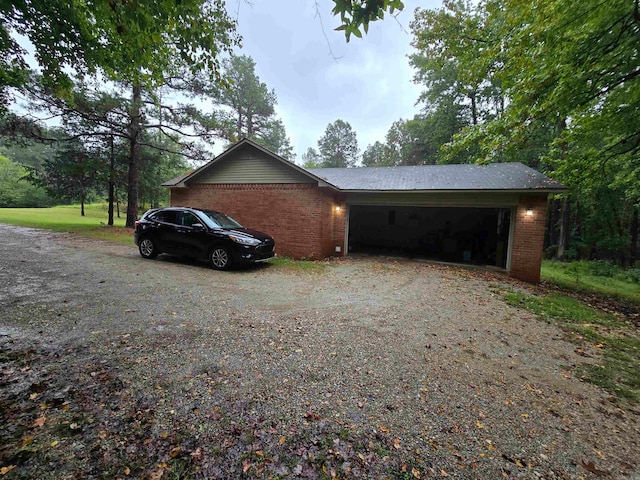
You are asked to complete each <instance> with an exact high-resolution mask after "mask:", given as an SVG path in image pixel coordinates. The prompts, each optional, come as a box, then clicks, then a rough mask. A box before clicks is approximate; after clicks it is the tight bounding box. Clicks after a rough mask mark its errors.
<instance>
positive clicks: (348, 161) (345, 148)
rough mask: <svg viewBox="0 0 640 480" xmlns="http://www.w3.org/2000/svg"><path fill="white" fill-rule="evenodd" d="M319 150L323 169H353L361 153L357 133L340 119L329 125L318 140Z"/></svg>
mask: <svg viewBox="0 0 640 480" xmlns="http://www.w3.org/2000/svg"><path fill="white" fill-rule="evenodd" d="M318 150H319V152H320V158H321V164H320V166H321V167H323V168H328V167H353V166H355V165H356V163H357V162H358V155H359V152H360V149H359V148H358V138H357V136H356V132H355V131H354V130H353V128H351V125H350V124H349V122H345V121H344V120H339V119H338V120H336V121H335V122H333V123H330V124H329V125H327V128H326V129H325V131H324V134H323V135H322V137H320V139H319V140H318Z"/></svg>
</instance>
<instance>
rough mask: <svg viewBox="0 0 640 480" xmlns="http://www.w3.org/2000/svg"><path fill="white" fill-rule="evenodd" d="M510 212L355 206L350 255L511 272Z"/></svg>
mask: <svg viewBox="0 0 640 480" xmlns="http://www.w3.org/2000/svg"><path fill="white" fill-rule="evenodd" d="M510 217H511V209H510V208H476V207H409V206H397V207H396V206H369V205H351V207H350V210H349V237H348V244H349V250H348V251H349V253H367V254H384V255H402V256H407V257H412V258H427V259H432V260H439V261H444V262H454V263H470V264H475V265H493V266H497V267H500V268H506V265H507V251H508V248H507V247H508V240H509V222H510Z"/></svg>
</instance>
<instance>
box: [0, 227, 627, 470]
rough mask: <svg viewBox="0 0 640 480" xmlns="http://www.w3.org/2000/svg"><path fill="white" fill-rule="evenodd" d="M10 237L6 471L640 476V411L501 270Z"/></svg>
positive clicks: (2, 343) (6, 238) (5, 274)
mask: <svg viewBox="0 0 640 480" xmlns="http://www.w3.org/2000/svg"><path fill="white" fill-rule="evenodd" d="M0 236H1V238H2V242H0V308H1V311H2V317H1V320H0V362H1V363H0V368H1V369H2V370H1V376H0V415H2V419H1V421H0V468H3V469H4V470H3V472H4V473H3V475H5V477H4V478H21V477H27V478H41V479H49V478H51V479H53V478H56V479H57V478H126V477H130V478H332V477H333V478H428V477H432V476H433V477H446V476H451V477H457V478H504V477H506V478H532V479H534V478H536V479H537V478H638V474H639V471H638V461H639V459H638V455H637V452H638V451H640V445H639V443H640V425H639V420H640V412H638V410H637V408H633V407H629V406H625V405H620V404H618V403H616V401H615V400H614V399H613V398H612V397H611V396H610V395H608V394H607V393H606V392H604V391H603V390H600V389H599V388H597V387H595V386H593V385H590V384H586V383H583V382H581V381H579V379H577V378H575V377H574V375H573V371H574V368H575V366H576V365H578V364H580V363H581V362H585V361H593V359H588V358H585V357H583V356H580V355H577V354H576V353H575V345H573V344H571V343H568V342H567V341H565V339H564V335H563V333H562V332H561V331H560V330H558V329H557V328H555V327H554V326H551V325H548V324H547V323H545V322H543V321H541V320H539V319H537V318H536V317H535V316H533V315H531V314H529V313H527V312H524V311H521V310H518V309H516V308H513V307H510V306H508V305H506V304H505V303H504V302H503V301H502V294H501V292H503V291H504V290H506V289H519V290H525V291H526V290H527V289H528V288H529V287H528V286H527V285H525V284H521V283H518V282H515V281H512V280H510V279H508V278H506V277H505V276H501V275H493V274H491V273H489V272H475V271H470V270H465V269H459V268H455V267H450V266H446V265H436V264H431V263H423V262H412V261H409V260H386V259H381V258H352V259H349V258H347V259H344V260H337V261H329V262H318V263H317V265H316V266H314V267H313V268H310V269H303V268H297V267H296V266H295V265H294V266H287V265H284V266H283V265H279V266H274V265H269V264H266V265H261V266H256V267H252V268H247V269H242V270H240V271H232V272H217V271H213V270H210V269H209V268H207V267H206V266H204V265H200V264H195V263H187V262H184V261H180V260H176V259H171V258H168V257H164V256H161V257H158V259H156V260H154V261H148V260H143V259H142V258H141V257H140V256H139V255H138V253H137V250H136V248H135V246H133V245H132V246H122V245H116V244H110V243H106V242H101V241H95V240H89V239H80V238H77V237H72V236H69V235H61V234H53V233H50V232H43V231H38V230H31V229H22V228H16V227H8V226H0ZM634 475H635V477H634Z"/></svg>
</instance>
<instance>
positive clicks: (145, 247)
mask: <svg viewBox="0 0 640 480" xmlns="http://www.w3.org/2000/svg"><path fill="white" fill-rule="evenodd" d="M138 250H140V255H142V256H143V257H144V258H149V259H151V258H156V257H157V256H158V253H160V252H158V247H156V244H155V242H154V241H153V240H152V239H151V238H149V237H144V238H143V239H142V240H140V243H139V244H138Z"/></svg>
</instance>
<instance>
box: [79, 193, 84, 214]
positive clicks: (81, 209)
mask: <svg viewBox="0 0 640 480" xmlns="http://www.w3.org/2000/svg"><path fill="white" fill-rule="evenodd" d="M80 216H81V217H84V192H82V193H80Z"/></svg>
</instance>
